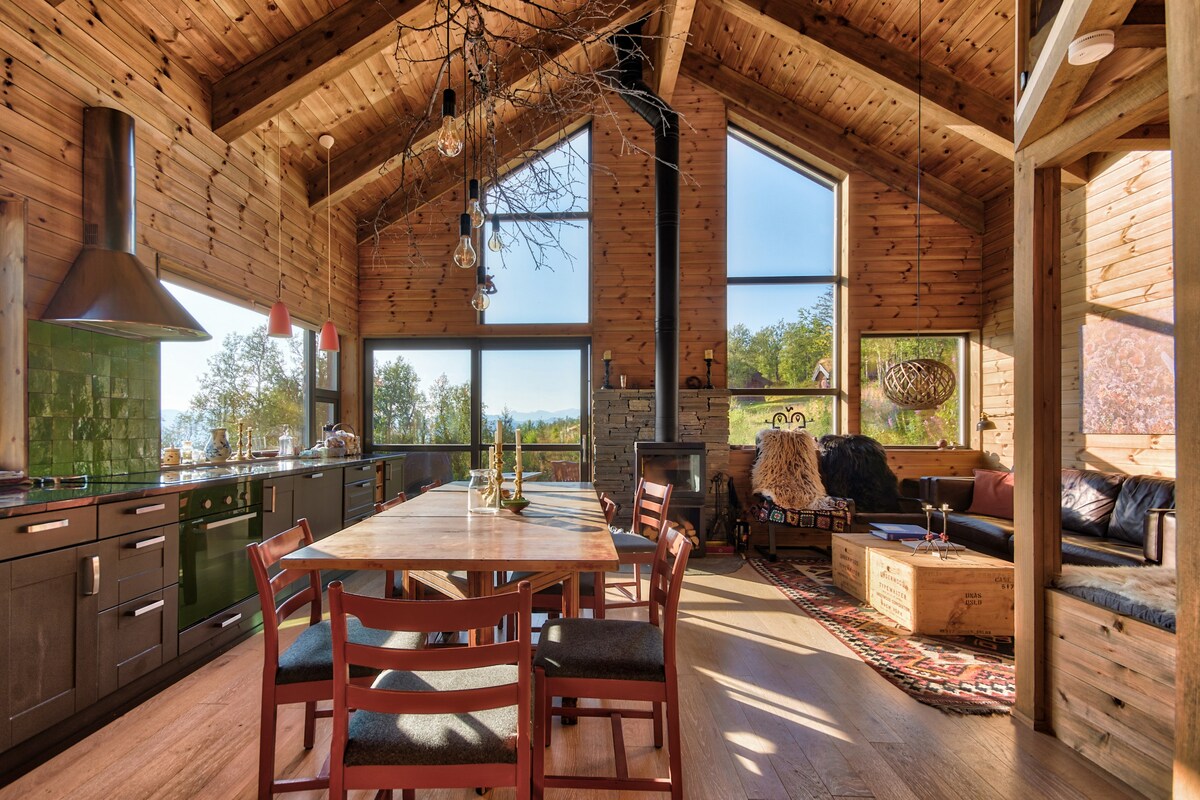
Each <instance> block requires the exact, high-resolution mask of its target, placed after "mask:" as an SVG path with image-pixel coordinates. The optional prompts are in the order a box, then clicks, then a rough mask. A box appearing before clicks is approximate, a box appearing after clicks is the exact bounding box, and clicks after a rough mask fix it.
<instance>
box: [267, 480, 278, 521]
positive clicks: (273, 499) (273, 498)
mask: <svg viewBox="0 0 1200 800" xmlns="http://www.w3.org/2000/svg"><path fill="white" fill-rule="evenodd" d="M278 490H279V487H278V486H274V485H272V486H271V507H270V508H264V509H263V511H264V512H266V513H268V514H274V513H275V493H276V492H277V491H278Z"/></svg>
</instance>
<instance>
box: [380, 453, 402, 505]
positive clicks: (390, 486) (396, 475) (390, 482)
mask: <svg viewBox="0 0 1200 800" xmlns="http://www.w3.org/2000/svg"><path fill="white" fill-rule="evenodd" d="M403 491H404V456H400V457H399V458H388V459H384V462H383V502H385V503H386V502H387V501H389V500H391V499H393V498H394V497H395V496H396V495H398V494H399V493H400V492H403Z"/></svg>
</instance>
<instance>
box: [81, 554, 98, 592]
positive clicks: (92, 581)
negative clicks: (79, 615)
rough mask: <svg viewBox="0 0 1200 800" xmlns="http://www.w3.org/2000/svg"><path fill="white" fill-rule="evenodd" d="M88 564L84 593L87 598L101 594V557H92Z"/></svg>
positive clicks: (84, 579) (84, 578) (84, 580)
mask: <svg viewBox="0 0 1200 800" xmlns="http://www.w3.org/2000/svg"><path fill="white" fill-rule="evenodd" d="M84 561H85V562H87V572H86V573H84V576H83V593H84V595H85V596H87V597H91V596H92V595H94V594H100V556H90V557H88V558H85V559H84Z"/></svg>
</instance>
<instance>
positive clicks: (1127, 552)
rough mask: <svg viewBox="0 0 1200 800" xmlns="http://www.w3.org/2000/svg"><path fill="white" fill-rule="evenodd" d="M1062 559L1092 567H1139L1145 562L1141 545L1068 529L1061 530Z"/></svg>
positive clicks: (1068, 562)
mask: <svg viewBox="0 0 1200 800" xmlns="http://www.w3.org/2000/svg"><path fill="white" fill-rule="evenodd" d="M1062 560H1063V563H1064V564H1084V565H1087V566H1092V567H1140V566H1142V565H1143V564H1145V563H1146V559H1145V555H1144V553H1143V552H1142V546H1141V545H1133V544H1130V543H1129V542H1123V541H1121V540H1120V539H1098V538H1096V537H1095V536H1085V535H1083V534H1079V533H1071V532H1070V531H1063V532H1062Z"/></svg>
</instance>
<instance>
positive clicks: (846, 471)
mask: <svg viewBox="0 0 1200 800" xmlns="http://www.w3.org/2000/svg"><path fill="white" fill-rule="evenodd" d="M819 445H820V449H821V480H822V481H823V482H824V483H825V490H826V491H828V492H829V493H830V494H831V495H833V496H834V497H849V498H852V499H853V500H854V504H855V507H856V510H857V511H860V512H888V511H893V512H894V511H899V510H900V489H899V482H898V481H897V480H896V473H894V472H892V468H891V467H889V466H888V461H887V451H886V450H884V449H883V445H881V444H880V443H879V442H877V441H875V440H874V439H872V438H871V437H870V436H860V435H858V434H855V435H852V436H837V435H835V434H832V433H827V434H825V435H824V436H822V437H821V440H820V442H819Z"/></svg>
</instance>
